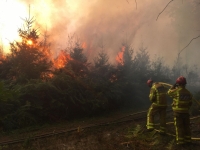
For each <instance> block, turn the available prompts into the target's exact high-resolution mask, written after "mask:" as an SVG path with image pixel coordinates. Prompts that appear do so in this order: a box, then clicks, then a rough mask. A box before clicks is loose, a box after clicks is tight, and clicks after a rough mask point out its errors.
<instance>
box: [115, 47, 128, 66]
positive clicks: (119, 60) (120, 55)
mask: <svg viewBox="0 0 200 150" xmlns="http://www.w3.org/2000/svg"><path fill="white" fill-rule="evenodd" d="M125 48H126V47H125V46H123V47H122V50H121V51H120V52H119V53H118V54H117V56H116V61H117V63H118V64H120V65H124V51H125Z"/></svg>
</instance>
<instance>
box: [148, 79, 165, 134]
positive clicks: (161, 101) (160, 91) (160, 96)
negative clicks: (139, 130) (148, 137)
mask: <svg viewBox="0 0 200 150" xmlns="http://www.w3.org/2000/svg"><path fill="white" fill-rule="evenodd" d="M147 85H148V86H149V87H150V94H149V100H150V101H151V103H152V104H151V106H150V108H149V110H148V113H147V125H146V127H147V131H152V130H154V116H155V115H157V114H159V117H160V118H159V119H160V130H159V131H160V134H165V132H166V109H167V98H166V95H167V89H166V88H165V87H164V85H163V84H161V83H159V82H153V80H151V79H150V80H148V81H147Z"/></svg>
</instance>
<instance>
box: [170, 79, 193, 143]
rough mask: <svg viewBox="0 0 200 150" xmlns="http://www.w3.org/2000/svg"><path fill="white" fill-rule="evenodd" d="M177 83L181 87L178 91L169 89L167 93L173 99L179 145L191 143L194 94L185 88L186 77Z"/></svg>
mask: <svg viewBox="0 0 200 150" xmlns="http://www.w3.org/2000/svg"><path fill="white" fill-rule="evenodd" d="M176 82H178V84H179V86H178V87H177V88H176V89H173V88H171V89H169V90H168V92H167V93H168V95H169V96H170V97H172V98H173V103H172V109H173V111H174V126H175V130H176V141H177V144H184V143H186V142H190V141H191V130H190V118H189V109H190V106H191V105H192V94H191V93H190V92H189V91H188V90H187V89H186V88H185V86H184V85H185V84H186V79H185V78H184V77H179V78H178V79H177V81H176Z"/></svg>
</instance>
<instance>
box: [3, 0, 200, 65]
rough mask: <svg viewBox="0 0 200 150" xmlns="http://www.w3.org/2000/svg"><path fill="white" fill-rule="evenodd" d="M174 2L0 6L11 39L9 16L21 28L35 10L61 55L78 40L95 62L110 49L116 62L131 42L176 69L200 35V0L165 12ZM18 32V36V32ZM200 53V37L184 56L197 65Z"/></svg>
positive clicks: (177, 1) (10, 1)
mask: <svg viewBox="0 0 200 150" xmlns="http://www.w3.org/2000/svg"><path fill="white" fill-rule="evenodd" d="M1 1H3V0H1ZM169 2H170V0H169V1H166V0H92V2H91V0H58V1H55V0H5V1H4V2H3V3H2V4H0V12H1V11H3V14H4V15H0V34H1V35H0V36H1V38H2V39H5V37H4V36H5V34H3V30H4V31H5V26H7V25H6V24H5V22H6V21H5V18H4V20H3V19H2V18H3V16H5V14H6V15H8V14H10V19H11V16H15V18H16V21H15V23H17V22H18V23H19V24H18V26H19V25H20V24H22V23H23V21H22V19H20V17H21V18H26V17H28V8H29V5H30V14H31V16H34V18H35V19H36V25H37V26H38V27H39V30H40V32H41V33H42V32H44V30H47V33H48V34H49V36H50V39H49V41H50V42H52V49H53V50H54V52H55V53H59V50H61V49H65V48H66V47H67V44H68V36H69V35H75V37H76V38H78V39H79V40H80V42H81V43H85V45H86V50H85V52H86V54H87V56H88V58H89V59H92V58H93V57H94V56H95V55H96V54H97V53H98V52H99V50H101V48H100V47H101V46H102V45H104V48H105V50H106V52H107V53H108V54H109V56H110V57H111V61H114V60H115V57H116V55H117V53H118V52H119V50H120V48H121V46H122V43H123V42H127V43H128V44H130V45H131V46H132V47H133V49H134V50H135V51H137V50H138V49H139V48H140V47H141V46H143V47H147V50H148V52H149V54H150V55H151V56H152V57H153V56H154V55H157V56H160V57H164V60H165V61H166V63H167V64H172V63H173V62H174V60H175V58H176V57H177V54H178V51H180V50H181V49H183V48H184V47H185V46H186V45H187V44H188V43H189V42H190V41H191V40H192V39H193V38H195V37H197V36H198V35H200V19H199V16H200V4H199V3H200V1H199V0H174V1H172V2H171V3H170V4H169V5H168V7H167V8H166V9H165V10H164V12H163V13H161V12H162V11H163V9H164V8H165V6H166V5H167V4H168V3H169ZM1 6H4V7H1ZM5 6H6V7H8V8H11V6H12V7H14V8H13V9H17V8H19V9H20V11H16V12H21V13H18V14H17V13H11V12H13V11H11V10H10V11H9V12H7V11H6V10H3V8H5ZM25 12H26V13H25ZM160 13H161V14H160ZM159 14H160V16H159V17H158V15H159ZM16 15H18V16H16ZM19 15H20V16H19ZM157 17H158V19H157ZM7 18H8V17H7ZM156 19H157V20H156ZM12 20H13V19H12ZM8 22H9V21H8ZM11 24H12V23H10V25H11ZM15 26H16V25H15ZM10 28H11V27H10ZM16 32H17V31H16ZM12 33H13V34H14V31H13V30H12ZM6 38H8V37H6ZM2 41H3V40H2ZM199 49H200V38H198V39H195V40H193V41H192V42H191V44H190V45H189V46H188V47H187V48H186V49H185V50H183V52H182V53H181V56H182V57H183V58H184V59H185V62H187V63H190V64H193V63H197V62H198V59H199V57H200V54H199Z"/></svg>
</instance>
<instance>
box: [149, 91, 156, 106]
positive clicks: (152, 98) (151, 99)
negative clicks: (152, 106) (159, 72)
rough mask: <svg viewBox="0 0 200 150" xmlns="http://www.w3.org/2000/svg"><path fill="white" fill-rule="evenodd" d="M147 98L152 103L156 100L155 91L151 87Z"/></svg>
mask: <svg viewBox="0 0 200 150" xmlns="http://www.w3.org/2000/svg"><path fill="white" fill-rule="evenodd" d="M149 100H150V101H151V102H152V103H153V102H154V101H155V100H156V91H155V89H154V88H153V87H152V88H151V90H150V94H149Z"/></svg>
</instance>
